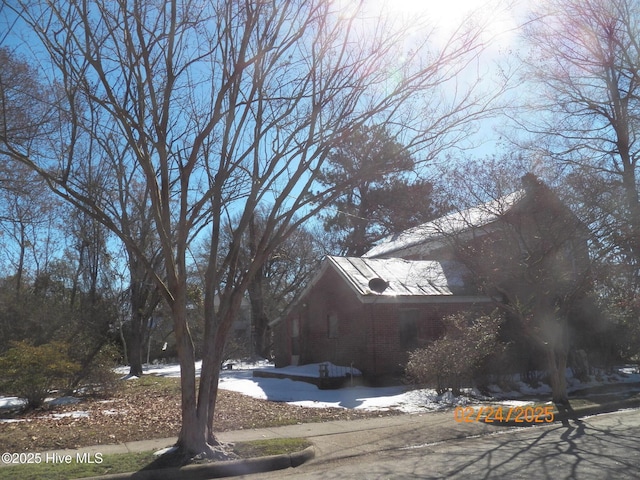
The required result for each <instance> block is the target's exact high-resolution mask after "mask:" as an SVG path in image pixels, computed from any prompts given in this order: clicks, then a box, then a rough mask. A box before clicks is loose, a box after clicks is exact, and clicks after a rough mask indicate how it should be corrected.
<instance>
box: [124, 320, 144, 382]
mask: <svg viewBox="0 0 640 480" xmlns="http://www.w3.org/2000/svg"><path fill="white" fill-rule="evenodd" d="M139 321H140V319H138V318H134V319H133V320H132V325H131V332H130V333H129V335H128V337H129V341H128V342H127V344H128V345H127V352H128V356H129V376H131V377H140V376H142V374H143V371H142V328H141V326H140V325H138V324H137V322H139Z"/></svg>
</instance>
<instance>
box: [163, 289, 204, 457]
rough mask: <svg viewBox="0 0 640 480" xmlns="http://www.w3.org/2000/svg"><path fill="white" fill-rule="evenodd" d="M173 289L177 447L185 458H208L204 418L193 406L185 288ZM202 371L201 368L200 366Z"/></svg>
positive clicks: (192, 355) (193, 369)
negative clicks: (178, 404) (177, 373)
mask: <svg viewBox="0 0 640 480" xmlns="http://www.w3.org/2000/svg"><path fill="white" fill-rule="evenodd" d="M181 287H184V288H174V289H172V292H173V293H174V302H173V303H172V305H171V313H172V315H173V322H174V333H175V336H176V347H177V350H178V358H179V361H180V387H181V393H182V396H181V401H182V411H181V414H182V428H181V429H180V434H179V436H178V442H177V444H176V445H177V446H178V447H179V448H180V450H181V452H182V454H184V455H185V456H189V457H191V456H194V455H202V454H205V455H208V456H212V454H213V452H212V450H211V448H210V447H209V445H208V444H207V431H206V427H207V424H206V418H204V419H203V418H199V417H198V410H197V403H196V367H195V360H196V359H195V349H194V347H193V342H192V339H191V334H190V332H189V328H188V326H187V302H186V285H182V286H181ZM203 367H204V366H203Z"/></svg>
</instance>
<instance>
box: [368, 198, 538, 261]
mask: <svg viewBox="0 0 640 480" xmlns="http://www.w3.org/2000/svg"><path fill="white" fill-rule="evenodd" d="M525 194H526V193H525V191H524V190H519V191H517V192H514V193H512V194H510V195H507V196H505V197H502V198H499V199H497V200H494V201H492V202H488V203H485V204H483V205H479V206H476V207H473V208H469V209H467V210H462V211H458V212H454V213H451V214H449V215H445V216H443V217H440V218H437V219H435V220H433V221H431V222H427V223H423V224H422V225H418V226H416V227H413V228H409V229H408V230H405V231H403V232H399V233H396V234H394V235H391V236H389V237H387V238H385V239H383V240H382V241H381V242H380V243H379V244H378V245H376V246H375V247H373V248H372V249H371V250H369V251H368V252H366V253H365V254H364V255H363V257H365V258H374V257H383V256H389V255H391V254H393V255H397V254H398V252H401V251H403V250H407V249H409V248H411V247H417V248H418V249H420V248H421V247H423V249H424V250H425V251H426V250H428V246H429V245H439V244H438V242H439V241H440V240H443V239H446V237H447V236H451V235H459V234H461V233H463V232H466V231H469V230H473V229H477V228H481V227H485V226H487V225H490V224H492V223H493V222H495V221H496V220H498V218H500V216H501V215H503V214H504V213H505V212H507V211H508V210H510V209H511V208H513V207H514V206H515V205H516V204H517V203H518V202H519V201H520V200H522V199H523V198H524V196H525Z"/></svg>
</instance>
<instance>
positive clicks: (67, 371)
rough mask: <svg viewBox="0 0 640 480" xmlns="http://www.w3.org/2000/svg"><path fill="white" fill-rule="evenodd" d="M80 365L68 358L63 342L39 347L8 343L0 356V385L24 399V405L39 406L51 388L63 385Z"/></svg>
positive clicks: (67, 347)
mask: <svg viewBox="0 0 640 480" xmlns="http://www.w3.org/2000/svg"><path fill="white" fill-rule="evenodd" d="M79 369H80V366H79V365H78V364H77V363H75V362H73V361H72V360H70V358H69V345H68V344H66V343H63V342H51V343H45V344H43V345H39V346H37V347H36V346H33V345H32V344H30V343H28V342H25V341H22V342H12V346H11V348H10V349H9V350H7V352H6V353H5V354H4V355H3V356H2V357H0V388H1V389H2V391H3V392H5V393H8V394H10V395H15V396H18V397H21V398H25V399H26V400H27V408H38V407H40V406H42V404H43V403H44V400H45V398H46V397H47V395H48V394H49V392H50V391H51V390H54V389H64V388H67V387H68V385H69V383H70V382H71V380H72V378H73V376H74V375H75V374H76V372H78V370H79Z"/></svg>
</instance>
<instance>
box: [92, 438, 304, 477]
mask: <svg viewBox="0 0 640 480" xmlns="http://www.w3.org/2000/svg"><path fill="white" fill-rule="evenodd" d="M315 455H316V454H315V448H314V447H313V446H311V447H307V448H305V449H304V450H301V451H299V452H294V453H290V454H282V455H270V456H267V457H257V458H248V459H246V460H229V461H225V462H216V463H206V464H198V465H186V466H184V467H173V468H163V469H158V470H139V471H137V472H129V473H114V474H110V475H100V476H97V477H85V479H84V480H125V479H135V480H206V479H209V478H220V477H232V476H236V475H247V474H250V473H260V472H270V471H274V470H284V469H285V468H290V467H291V468H295V467H298V466H300V465H302V464H303V463H305V462H308V461H309V460H311V459H313V458H314V457H315Z"/></svg>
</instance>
